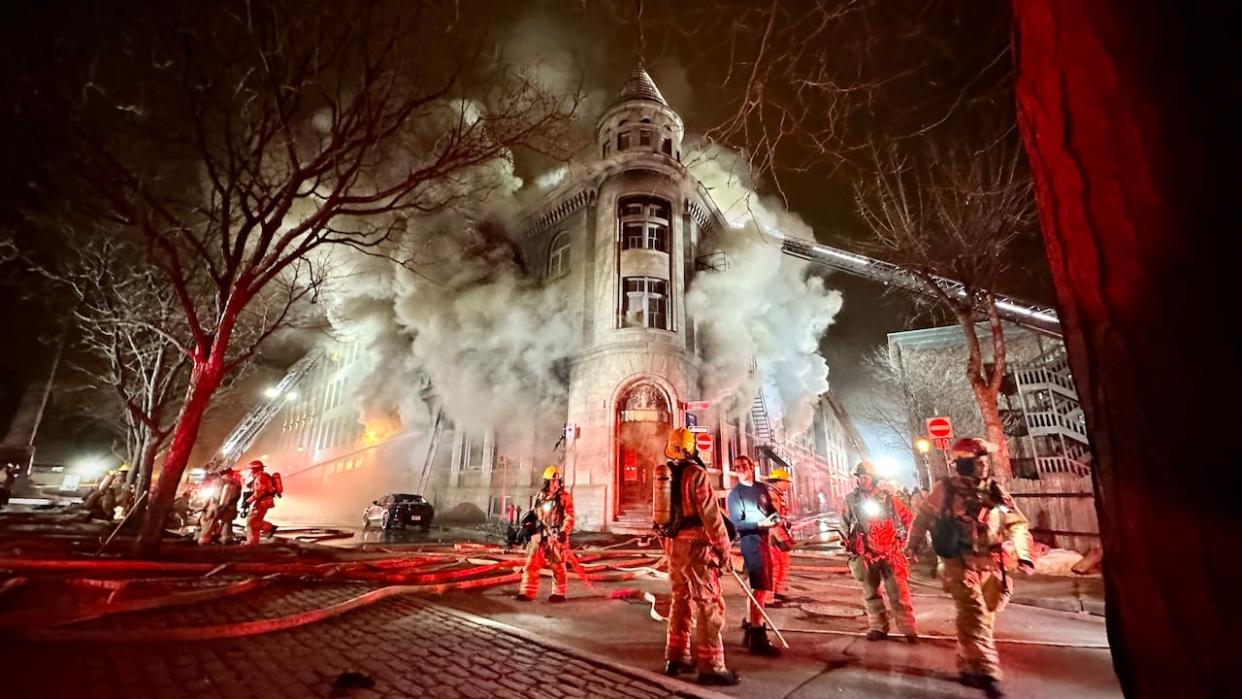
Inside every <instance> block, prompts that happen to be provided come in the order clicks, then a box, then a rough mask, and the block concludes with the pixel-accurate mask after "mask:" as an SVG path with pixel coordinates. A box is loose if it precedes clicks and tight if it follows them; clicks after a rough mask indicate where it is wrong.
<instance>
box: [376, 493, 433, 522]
mask: <svg viewBox="0 0 1242 699" xmlns="http://www.w3.org/2000/svg"><path fill="white" fill-rule="evenodd" d="M435 514H436V509H435V508H434V507H432V505H431V503H429V502H427V498H424V497H423V496H421V495H412V494H410V493H389V494H388V495H385V496H384V497H382V498H380V499H379V500H372V501H371V506H370V507H368V508H367V509H365V510H363V512H362V528H363V529H366V528H368V527H370V526H372V525H375V524H378V525H379V526H381V527H383V528H384V529H392V528H393V527H396V526H401V527H402V528H404V527H406V526H408V525H411V524H413V525H417V526H419V527H421V528H423V529H430V528H431V520H432V518H433V517H435Z"/></svg>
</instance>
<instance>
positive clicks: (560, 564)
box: [514, 466, 574, 602]
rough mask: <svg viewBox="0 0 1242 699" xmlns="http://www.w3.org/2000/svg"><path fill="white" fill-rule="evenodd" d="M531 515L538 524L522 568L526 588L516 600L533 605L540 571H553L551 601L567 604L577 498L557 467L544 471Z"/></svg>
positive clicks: (550, 467)
mask: <svg viewBox="0 0 1242 699" xmlns="http://www.w3.org/2000/svg"><path fill="white" fill-rule="evenodd" d="M531 512H532V513H533V514H534V516H535V517H536V518H537V521H538V524H537V527H536V529H535V532H534V534H533V535H532V536H531V538H530V543H529V544H528V545H527V547H526V566H525V567H524V568H522V589H521V590H520V591H519V592H518V594H517V595H516V596H515V597H514V599H517V600H521V601H523V602H529V601H531V600H533V599H535V595H537V594H539V571H540V570H542V569H543V566H544V565H545V564H546V565H548V566H549V567H551V568H552V581H553V586H552V594H551V595H550V596H549V597H548V601H549V602H564V601H565V593H566V592H567V587H568V584H569V573H568V571H567V570H566V569H565V556H566V554H565V548H566V547H568V546H569V534H570V532H572V531H573V529H574V497H573V495H571V494H570V493H569V491H568V490H565V487H564V484H563V483H562V481H561V471H560V469H558V468H557V467H555V466H549V467H547V468H546V469H544V470H543V487H542V488H540V490H539V494H538V495H536V496H535V503H534V505H533V506H532V508H531Z"/></svg>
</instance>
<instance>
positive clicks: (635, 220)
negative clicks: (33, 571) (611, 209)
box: [617, 197, 671, 253]
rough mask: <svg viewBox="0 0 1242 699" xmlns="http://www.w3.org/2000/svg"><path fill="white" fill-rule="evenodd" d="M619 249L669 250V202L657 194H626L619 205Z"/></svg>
mask: <svg viewBox="0 0 1242 699" xmlns="http://www.w3.org/2000/svg"><path fill="white" fill-rule="evenodd" d="M617 208H618V212H619V216H620V219H621V249H622V250H632V249H645V250H655V251H657V252H663V253H667V252H668V251H669V236H668V230H669V218H670V211H671V208H670V206H669V203H668V202H667V201H665V200H663V199H658V198H656V197H625V198H623V199H621V201H620V203H619V205H618V207H617Z"/></svg>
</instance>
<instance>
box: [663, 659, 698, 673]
mask: <svg viewBox="0 0 1242 699" xmlns="http://www.w3.org/2000/svg"><path fill="white" fill-rule="evenodd" d="M693 670H694V661H692V660H670V661H668V662H666V663H664V674H666V675H668V676H669V677H676V676H678V675H680V674H681V673H683V672H692V671H693Z"/></svg>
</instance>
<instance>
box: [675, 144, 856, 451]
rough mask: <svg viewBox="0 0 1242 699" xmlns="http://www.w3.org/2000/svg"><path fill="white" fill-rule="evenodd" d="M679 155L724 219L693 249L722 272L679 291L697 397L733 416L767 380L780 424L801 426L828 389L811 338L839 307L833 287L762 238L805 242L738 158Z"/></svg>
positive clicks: (803, 231)
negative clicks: (689, 330)
mask: <svg viewBox="0 0 1242 699" xmlns="http://www.w3.org/2000/svg"><path fill="white" fill-rule="evenodd" d="M687 162H688V167H689V169H690V172H691V173H692V174H693V175H694V176H695V177H696V178H697V179H698V180H699V181H700V182H702V183H703V185H704V187H705V188H706V189H707V191H708V193H709V194H710V195H711V197H712V199H713V201H715V203H716V205H717V206H718V207H719V208H720V210H721V212H722V213H723V214H724V216H725V218H726V220H727V221H728V225H727V226H725V227H724V228H723V229H722V230H720V231H717V232H716V233H715V234H714V236H713V238H712V239H711V240H709V241H703V242H702V243H701V244H700V254H702V253H703V252H705V251H707V250H710V249H713V248H714V249H718V250H721V251H723V252H724V253H725V256H726V258H727V260H728V269H727V270H724V271H705V272H700V273H699V274H698V275H697V276H696V277H695V280H694V283H693V284H692V285H691V287H690V289H689V291H688V292H687V294H686V305H687V308H688V309H689V312H690V313H691V315H692V316H693V317H694V318H695V319H696V327H697V332H698V337H699V343H700V344H701V345H702V347H703V355H704V365H703V372H702V382H703V388H704V391H705V392H706V396H707V397H708V399H709V400H713V401H717V402H719V403H721V404H722V405H723V406H724V409H725V411H726V413H727V414H730V415H736V414H738V413H740V412H743V411H745V410H746V409H748V407H749V405H750V401H751V399H752V397H753V396H754V395H755V392H756V391H757V390H758V389H759V388H760V386H762V385H764V384H767V385H769V386H771V387H773V388H775V389H776V391H777V393H778V394H779V396H780V399H781V403H782V406H783V408H784V410H783V414H784V424H785V429H786V430H788V431H789V432H791V433H795V434H797V433H801V432H804V431H805V430H806V429H807V428H808V427H809V426H810V424H811V419H812V417H813V414H814V413H813V411H814V405H815V401H816V399H817V398H818V396H819V395H820V394H822V393H823V392H825V391H827V390H828V363H827V362H826V361H825V360H824V358H823V357H822V356H821V355H820V354H819V351H818V348H819V340H820V337H821V336H822V335H823V334H824V332H825V331H826V330H827V329H828V326H829V325H831V324H832V321H833V318H834V317H835V316H836V314H837V312H838V311H840V310H841V303H842V298H841V294H840V292H837V291H833V290H829V289H826V288H825V287H824V281H823V279H822V278H820V277H816V276H811V275H809V274H808V270H807V264H806V263H805V262H801V261H798V260H794V259H792V258H789V257H787V256H786V255H784V254H782V253H781V251H780V247H779V246H778V245H776V244H774V243H773V242H772V239H771V238H770V237H768V236H765V235H763V232H764V231H780V232H781V233H782V234H784V235H787V236H791V237H800V238H808V239H813V235H812V233H811V230H810V228H809V227H808V226H807V225H806V223H804V222H803V221H802V219H801V218H799V217H798V216H797V215H796V214H793V213H791V212H789V211H787V210H785V209H784V207H783V206H781V205H780V204H779V202H775V201H772V200H765V199H764V198H761V197H760V196H759V195H757V194H756V193H755V191H754V190H753V188H752V186H751V183H750V181H749V177H748V170H747V168H746V164H745V161H744V160H743V159H741V158H740V157H739V156H737V155H735V154H731V153H729V152H727V151H724V150H721V149H719V148H717V147H714V146H707V147H704V148H702V149H700V150H698V151H697V152H695V153H693V154H691V155H690V156H689V157H688V158H687ZM752 360H753V361H754V366H755V371H754V372H753V373H752V372H751V362H752Z"/></svg>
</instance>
